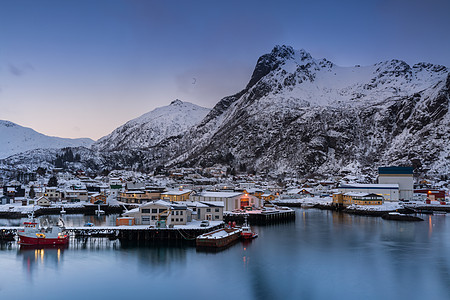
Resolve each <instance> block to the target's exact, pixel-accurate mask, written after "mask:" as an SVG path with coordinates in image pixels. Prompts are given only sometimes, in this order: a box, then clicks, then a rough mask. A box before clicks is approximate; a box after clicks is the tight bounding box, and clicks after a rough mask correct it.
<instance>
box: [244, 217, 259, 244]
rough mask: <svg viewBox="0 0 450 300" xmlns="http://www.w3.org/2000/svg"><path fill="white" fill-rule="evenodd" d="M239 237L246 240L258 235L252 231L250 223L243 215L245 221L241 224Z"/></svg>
mask: <svg viewBox="0 0 450 300" xmlns="http://www.w3.org/2000/svg"><path fill="white" fill-rule="evenodd" d="M241 237H242V238H243V239H246V240H250V239H254V238H257V237H258V234H257V233H256V232H253V231H252V229H251V228H250V225H248V223H247V216H245V222H244V224H243V225H242V232H241Z"/></svg>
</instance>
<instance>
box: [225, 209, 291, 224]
mask: <svg viewBox="0 0 450 300" xmlns="http://www.w3.org/2000/svg"><path fill="white" fill-rule="evenodd" d="M245 218H247V221H248V222H249V223H250V224H255V225H265V224H271V223H280V222H288V221H293V220H295V211H294V210H292V209H278V210H265V211H252V212H239V213H226V214H224V215H223V220H224V221H225V222H226V223H228V222H236V224H243V223H244V221H245Z"/></svg>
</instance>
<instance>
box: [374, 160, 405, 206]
mask: <svg viewBox="0 0 450 300" xmlns="http://www.w3.org/2000/svg"><path fill="white" fill-rule="evenodd" d="M378 183H379V184H398V186H399V199H402V200H411V199H412V198H413V190H414V179H413V168H412V167H380V168H378Z"/></svg>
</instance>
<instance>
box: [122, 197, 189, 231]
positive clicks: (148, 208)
mask: <svg viewBox="0 0 450 300" xmlns="http://www.w3.org/2000/svg"><path fill="white" fill-rule="evenodd" d="M123 216H124V217H133V218H134V222H135V224H136V225H155V226H157V225H158V222H164V224H165V225H186V223H187V222H190V221H191V219H192V213H191V210H189V209H188V208H187V206H185V205H181V204H177V203H173V202H168V201H165V200H158V201H152V202H147V203H145V204H142V205H141V206H139V207H138V208H135V209H132V210H130V211H127V212H125V213H124V214H123Z"/></svg>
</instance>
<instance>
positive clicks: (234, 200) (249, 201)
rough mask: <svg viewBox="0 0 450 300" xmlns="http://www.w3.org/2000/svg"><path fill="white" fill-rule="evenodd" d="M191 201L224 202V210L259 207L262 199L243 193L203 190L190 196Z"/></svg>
mask: <svg viewBox="0 0 450 300" xmlns="http://www.w3.org/2000/svg"><path fill="white" fill-rule="evenodd" d="M190 200H191V201H199V202H216V201H220V202H223V203H224V208H225V211H232V210H235V209H245V208H246V207H249V206H250V207H260V206H262V203H263V200H261V199H259V198H257V197H255V196H252V195H249V194H245V193H237V192H210V191H205V192H201V193H198V194H195V195H192V196H191V197H190Z"/></svg>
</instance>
